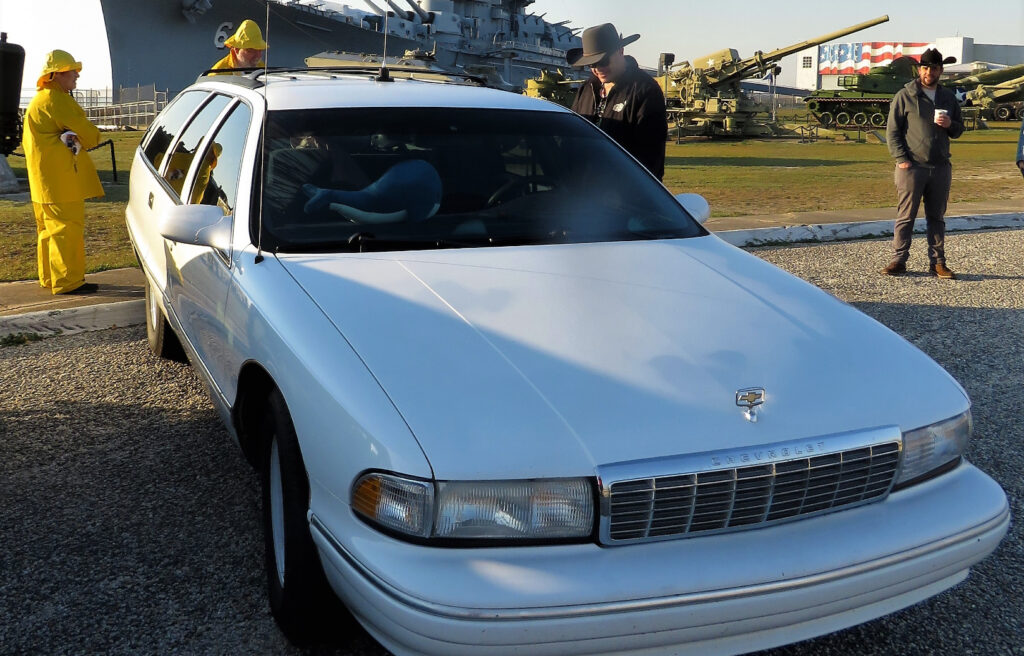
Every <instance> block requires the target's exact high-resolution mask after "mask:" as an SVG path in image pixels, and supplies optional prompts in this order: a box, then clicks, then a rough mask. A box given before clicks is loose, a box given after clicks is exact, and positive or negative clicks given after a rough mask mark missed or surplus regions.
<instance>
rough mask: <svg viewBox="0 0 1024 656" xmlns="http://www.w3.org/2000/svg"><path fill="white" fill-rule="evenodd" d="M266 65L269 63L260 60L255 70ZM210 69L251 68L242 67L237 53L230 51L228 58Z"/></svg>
mask: <svg viewBox="0 0 1024 656" xmlns="http://www.w3.org/2000/svg"><path fill="white" fill-rule="evenodd" d="M266 65H267V63H266V62H265V61H264V60H263V59H260V60H259V61H258V62H256V66H255V68H259V67H261V66H266ZM210 68H212V69H221V68H249V67H248V66H242V65H241V64H239V63H238V60H237V59H235V53H233V52H231V51H230V50H229V51H228V54H227V56H226V57H224V58H223V59H221V60H220V61H219V62H217V63H216V64H214V65H213V66H211V67H210ZM210 75H231V73H210Z"/></svg>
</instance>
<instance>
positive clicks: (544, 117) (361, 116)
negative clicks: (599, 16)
mask: <svg viewBox="0 0 1024 656" xmlns="http://www.w3.org/2000/svg"><path fill="white" fill-rule="evenodd" d="M130 184H131V198H130V202H129V205H128V210H127V223H128V229H129V232H130V234H131V239H132V242H133V244H134V246H135V249H136V250H137V252H138V257H139V260H140V262H141V264H142V268H143V270H144V271H145V276H146V280H147V288H146V291H147V295H146V299H147V309H148V313H147V314H148V323H147V327H148V337H149V344H150V346H151V348H152V349H153V351H154V352H155V353H157V354H159V355H163V356H174V355H176V354H180V353H182V352H183V353H184V354H185V355H187V357H188V359H189V360H190V361H191V363H192V364H193V366H194V368H195V370H196V371H197V372H198V374H199V376H200V377H201V378H202V380H203V381H204V382H205V383H206V385H207V387H208V389H209V392H210V397H211V398H212V400H213V403H214V405H215V406H216V407H217V409H218V411H219V412H220V414H221V416H222V418H223V420H224V423H225V424H226V426H227V427H228V430H229V431H230V432H231V434H232V435H233V436H234V437H235V438H236V439H237V441H238V443H239V444H240V446H241V448H242V450H243V451H244V453H245V455H246V456H247V458H248V459H249V460H250V461H251V462H252V463H253V465H254V466H256V467H257V468H258V469H259V470H260V471H261V473H262V484H263V519H264V526H265V537H266V563H267V575H268V585H269V588H268V589H269V600H270V606H271V609H272V611H273V614H274V616H275V618H276V620H277V621H278V624H279V625H280V626H281V628H282V629H283V630H284V631H285V633H286V634H287V635H288V636H289V637H290V638H292V639H294V640H301V639H302V637H303V636H304V635H307V634H308V632H311V631H314V630H315V628H316V625H317V623H321V622H324V621H327V622H330V621H332V618H331V617H324V616H325V615H327V614H330V613H332V612H341V613H342V614H343V611H341V610H340V609H337V604H336V603H335V600H333V599H332V597H331V596H330V594H331V592H332V591H333V594H335V595H336V596H337V597H338V598H340V599H341V600H342V601H343V602H344V604H345V605H346V606H347V607H348V608H349V609H350V610H351V613H352V614H353V615H354V617H355V618H356V619H357V620H358V621H359V622H360V623H361V624H362V625H363V626H364V627H365V628H366V629H367V630H368V631H369V632H370V633H371V634H372V635H373V636H374V637H375V638H376V639H378V640H379V641H380V642H381V643H382V644H383V645H385V646H386V647H387V648H388V649H390V650H391V651H393V652H394V653H396V654H439V655H444V656H451V655H453V654H473V655H476V654H512V653H516V654H595V653H605V652H618V653H637V654H640V653H643V654H655V653H694V654H731V653H740V652H745V651H751V650H757V649H763V648H766V647H771V646H775V645H781V644H784V643H789V642H794V641H797V640H802V639H805V638H808V637H811V636H816V635H820V634H823V633H827V632H830V631H835V630H837V629H841V628H843V627H848V626H851V625H854V624H857V623H860V622H864V621H866V620H869V619H872V618H875V617H878V616H880V615H884V614H886V613H890V612H893V611H896V610H898V609H900V608H904V607H906V606H908V605H910V604H913V603H915V602H918V601H920V600H922V599H925V598H927V597H930V596H932V595H935V594H937V593H938V592H940V591H942V590H944V589H946V588H949V587H951V586H953V585H955V584H956V583H958V582H960V581H962V580H963V579H964V578H965V577H966V576H967V573H968V569H969V567H970V566H971V565H972V564H974V563H976V562H978V561H979V560H981V559H982V558H984V557H985V556H986V555H988V554H989V553H991V552H992V551H993V549H995V548H996V545H997V544H998V543H999V541H1000V539H1001V538H1002V537H1003V535H1004V534H1005V532H1006V530H1007V526H1008V523H1009V510H1008V506H1007V502H1006V497H1005V495H1004V493H1003V491H1002V490H1001V489H1000V487H999V486H998V485H997V484H996V483H994V482H993V481H992V480H991V479H990V478H989V477H988V476H986V475H985V474H983V473H982V472H981V471H979V470H978V469H976V468H975V467H973V466H972V465H971V464H969V463H968V462H966V461H965V460H964V458H963V455H962V454H963V452H964V450H965V447H966V446H967V442H968V439H969V437H970V433H971V403H970V400H969V399H968V398H967V395H966V394H965V392H964V390H963V389H962V388H961V387H960V386H959V385H958V384H957V382H956V381H955V380H953V378H952V377H950V376H949V375H948V374H947V373H946V372H945V371H943V370H942V369H941V368H940V367H939V366H938V365H937V364H936V363H935V362H933V361H932V360H931V359H929V358H928V357H927V356H926V355H924V354H923V353H922V352H921V351H919V350H918V349H916V348H914V347H913V346H911V345H910V344H908V343H907V342H906V341H904V340H903V339H902V338H900V337H899V336H897V335H895V334H894V333H892V332H890V331H889V330H887V329H886V328H884V327H882V326H881V325H879V324H878V323H876V322H875V321H873V320H872V319H870V318H868V317H867V316H865V315H864V314H862V313H860V312H858V311H857V310H855V309H854V308H852V307H850V306H849V305H846V304H844V303H842V302H840V301H838V300H836V299H835V298H833V297H832V296H830V295H829V294H827V293H825V292H823V291H821V290H819V289H817V288H816V287H814V286H812V285H809V284H807V283H805V282H803V281H801V280H799V279H797V278H795V277H793V276H791V275H789V274H787V273H785V272H782V271H780V270H779V269H777V268H775V267H773V266H771V265H769V264H767V263H765V262H764V261H762V260H760V259H758V258H757V257H754V256H752V255H749V254H747V253H745V252H743V251H741V250H739V249H737V248H734V247H733V246H730V245H729V244H727V243H725V242H724V241H722V240H721V239H719V238H718V237H716V236H714V235H713V234H710V233H708V232H707V231H706V230H705V229H704V228H703V227H702V226H701V222H702V221H703V220H704V219H706V218H707V216H708V207H707V204H706V203H705V202H704V201H703V199H701V198H700V197H699V196H694V195H681V196H679V197H675V198H674V197H673V196H672V195H671V194H670V193H669V192H668V191H667V190H666V189H665V188H664V187H663V186H662V185H661V184H659V183H658V181H657V180H656V179H654V178H653V177H652V176H651V175H650V174H649V173H647V171H645V170H644V169H643V168H642V167H641V166H640V165H639V164H638V163H637V162H636V161H635V160H633V159H632V158H631V157H630V156H629V155H628V154H626V153H625V151H623V150H622V149H621V148H619V147H618V146H617V145H616V144H615V143H613V142H612V141H611V140H609V139H608V138H607V137H606V136H605V135H604V134H603V133H602V132H601V131H600V130H598V129H597V128H596V127H594V126H593V125H591V124H590V123H588V122H587V121H586V120H584V119H582V118H580V117H579V116H577V115H575V114H573V113H572V112H569V111H567V110H565V109H563V108H561V107H558V106H555V105H553V104H549V103H547V102H544V101H541V100H536V99H531V98H526V97H524V96H518V95H514V94H511V93H506V92H502V91H497V90H493V89H486V88H479V87H477V86H474V85H462V84H451V83H438V82H431V81H417V80H409V79H404V80H402V79H400V80H394V79H392V80H390V81H382V80H378V79H374V76H373V75H372V74H370V73H358V74H357V73H352V72H349V73H340V72H334V73H332V72H330V71H321V72H276V73H275V72H273V71H271V72H270V73H269V74H260V75H249V76H238V77H227V76H225V77H211V78H206V79H202V80H200V81H198V82H197V83H196V84H194V85H192V86H191V87H189V88H188V89H186V90H185V91H183V92H182V93H181V94H180V95H179V96H178V97H177V98H176V99H175V100H174V101H173V102H172V103H171V104H170V105H169V106H168V107H167V108H166V109H165V110H164V111H163V112H162V113H161V114H160V116H159V118H158V119H157V121H156V123H155V124H154V125H153V127H152V128H151V129H150V130H149V132H148V134H147V135H146V136H145V138H144V139H143V141H142V143H141V145H140V147H139V149H138V151H137V153H136V156H135V160H134V163H133V165H132V171H131V183H130ZM334 609H337V610H334ZM339 619H340V618H338V617H334V618H333V621H338V620H339Z"/></svg>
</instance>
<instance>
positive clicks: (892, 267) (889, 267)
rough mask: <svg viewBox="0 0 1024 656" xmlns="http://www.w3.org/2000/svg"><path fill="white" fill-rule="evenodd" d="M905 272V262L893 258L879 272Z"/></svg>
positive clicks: (886, 273) (898, 273)
mask: <svg viewBox="0 0 1024 656" xmlns="http://www.w3.org/2000/svg"><path fill="white" fill-rule="evenodd" d="M906 272H907V263H906V262H903V261H902V260H893V261H892V262H890V263H888V264H886V265H885V268H884V269H882V271H881V274H882V275H883V276H898V275H900V274H901V273H906Z"/></svg>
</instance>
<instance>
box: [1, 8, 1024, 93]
mask: <svg viewBox="0 0 1024 656" xmlns="http://www.w3.org/2000/svg"><path fill="white" fill-rule="evenodd" d="M156 1H161V2H174V1H176V0H140V3H139V4H140V6H142V5H144V4H145V3H146V2H156ZM212 2H218V0H212ZM345 2H346V3H347V4H349V5H351V6H353V7H359V8H363V3H362V2H361V0H345ZM851 7H852V8H851ZM978 7H979V8H978V9H974V10H972V9H971V8H970V6H969V3H966V2H964V0H928V2H927V3H920V2H907V1H906V0H898V1H896V0H888V1H881V0H859V1H858V2H852V3H851V2H821V1H820V0H817V1H815V2H811V1H808V0H802V1H801V0H731V1H729V0H725V1H722V0H717V1H716V0H643V1H640V2H637V1H636V0H633V1H632V2H631V1H628V0H536V2H535V3H534V4H533V5H532V6H531V7H530V8H529V11H531V12H533V13H536V14H542V13H546V14H547V15H546V16H545V18H546V19H547V20H550V21H553V22H557V21H561V20H569V21H571V25H574V26H577V27H589V26H592V25H597V24H599V23H605V22H611V23H614V24H615V26H616V27H617V28H618V29H619V31H620V32H622V33H623V34H625V35H630V34H637V33H638V34H640V35H641V38H640V40H639V41H637V42H635V43H633V44H631V45H630V46H628V48H627V53H628V54H631V55H633V56H635V57H636V58H637V60H638V61H639V62H640V63H641V64H642V65H644V66H649V67H652V68H653V67H656V66H657V62H658V53H661V52H673V53H675V55H676V61H677V62H678V61H682V60H691V61H692V60H695V59H696V58H698V57H700V56H702V55H705V54H709V53H711V52H715V51H717V50H722V49H724V48H735V49H736V50H738V51H739V54H740V56H741V57H749V56H750V55H752V54H754V52H755V51H757V50H761V51H764V52H767V51H769V50H774V49H776V48H781V47H785V46H788V45H790V44H793V43H797V42H800V41H806V40H808V39H812V38H814V37H816V36H819V35H822V34H826V33H828V32H833V31H836V30H839V29H841V28H844V27H847V26H849V25H853V24H855V23H860V22H863V21H867V20H870V19H872V18H876V17H878V16H881V15H883V14H888V15H889V22H888V23H884V24H882V25H878V26H876V27H872V28H869V29H867V30H863V31H861V32H858V33H856V34H854V35H851V36H850V37H848V38H847V39H846V40H849V41H914V42H930V41H934V40H935V39H937V38H939V37H944V36H968V37H973V38H974V40H975V42H976V43H998V44H1016V45H1024V0H987V1H986V2H984V3H983V4H981V5H979V6H978ZM42 12H45V17H44V15H42ZM50 17H56V20H50V19H49V18H50ZM0 31H4V32H7V40H8V41H9V42H11V43H17V44H18V45H20V46H21V47H23V48H25V74H24V79H23V81H22V86H23V87H32V85H33V82H34V81H35V78H36V77H37V76H38V74H39V72H40V70H41V69H42V65H43V61H44V58H45V56H46V53H47V52H49V51H50V50H53V49H55V48H59V49H61V50H67V51H68V52H70V53H71V54H72V55H74V56H75V57H76V58H77V59H78V60H79V61H81V62H83V65H84V66H83V69H82V77H81V78H80V79H79V81H78V86H79V88H80V89H100V88H105V87H108V86H109V85H110V55H109V53H108V52H107V47H106V39H105V38H104V37H105V32H104V28H103V15H102V13H101V11H100V6H99V0H42V1H41V0H0ZM140 54H141V53H140ZM782 67H783V73H782V76H781V81H782V83H784V84H786V83H792V82H793V80H795V72H796V56H795V55H794V56H792V57H788V58H786V59H784V60H783V61H782Z"/></svg>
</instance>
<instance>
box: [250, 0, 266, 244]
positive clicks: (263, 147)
mask: <svg viewBox="0 0 1024 656" xmlns="http://www.w3.org/2000/svg"><path fill="white" fill-rule="evenodd" d="M265 1H266V3H267V15H266V18H265V19H264V23H263V34H264V37H263V41H264V42H265V43H267V44H269V43H270V41H269V39H270V0H265ZM268 68H270V48H269V47H267V49H266V50H264V51H263V84H264V87H263V121H262V125H261V126H260V178H261V179H262V178H263V177H264V176H265V175H266V171H267V118H268V117H269V115H270V105H269V104H268V103H267V87H269V86H270V79H269V78H268V77H267V69H268ZM262 261H263V185H262V184H261V185H260V214H259V220H258V222H257V227H256V257H255V258H253V264H259V263H260V262H262Z"/></svg>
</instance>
